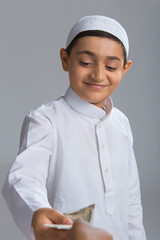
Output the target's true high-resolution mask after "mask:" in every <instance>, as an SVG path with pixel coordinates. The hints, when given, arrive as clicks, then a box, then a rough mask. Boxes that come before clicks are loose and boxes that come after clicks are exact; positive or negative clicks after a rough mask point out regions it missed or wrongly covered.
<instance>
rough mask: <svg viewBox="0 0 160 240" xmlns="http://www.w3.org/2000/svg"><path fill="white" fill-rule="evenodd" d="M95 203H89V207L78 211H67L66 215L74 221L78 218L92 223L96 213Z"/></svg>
mask: <svg viewBox="0 0 160 240" xmlns="http://www.w3.org/2000/svg"><path fill="white" fill-rule="evenodd" d="M94 208H95V204H92V205H89V206H88V207H85V208H82V209H80V210H78V211H76V212H72V213H65V214H64V215H65V216H67V217H69V218H70V219H71V220H72V221H73V222H74V221H75V220H76V219H79V218H80V219H82V220H84V221H86V222H88V223H89V224H91V225H92V222H93V215H94Z"/></svg>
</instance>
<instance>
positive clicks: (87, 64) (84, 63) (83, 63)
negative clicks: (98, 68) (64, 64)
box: [80, 61, 92, 66]
mask: <svg viewBox="0 0 160 240" xmlns="http://www.w3.org/2000/svg"><path fill="white" fill-rule="evenodd" d="M80 64H81V65H83V66H90V65H92V63H91V62H83V61H80Z"/></svg>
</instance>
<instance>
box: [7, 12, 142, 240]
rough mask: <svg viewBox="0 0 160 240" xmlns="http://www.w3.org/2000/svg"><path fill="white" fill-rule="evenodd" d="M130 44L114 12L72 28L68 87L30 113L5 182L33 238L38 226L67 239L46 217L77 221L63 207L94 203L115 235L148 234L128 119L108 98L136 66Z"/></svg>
mask: <svg viewBox="0 0 160 240" xmlns="http://www.w3.org/2000/svg"><path fill="white" fill-rule="evenodd" d="M128 50H129V44H128V37H127V34H126V32H125V30H124V28H123V27H122V26H121V25H120V24H119V23H118V22H117V21H115V20H113V19H111V18H107V17H104V16H87V17H84V18H82V19H80V20H79V22H77V23H76V24H75V26H74V27H73V28H72V29H71V31H70V33H69V36H68V40H67V45H66V49H61V51H60V56H61V60H62V65H63V69H64V70H65V71H68V72H69V79H70V87H69V88H68V90H67V92H66V94H65V95H64V96H62V97H61V98H59V99H58V100H57V101H55V102H50V103H48V104H46V105H42V106H41V107H40V108H38V109H37V110H35V111H32V112H31V113H29V114H28V115H27V116H26V118H25V120H24V124H23V127H22V133H21V140H20V150H19V154H18V156H17V158H16V160H15V162H14V163H13V165H12V167H11V170H10V173H9V175H8V178H7V180H6V183H5V186H4V189H3V194H4V196H5V198H6V201H7V203H8V206H9V208H10V210H11V212H12V215H13V217H14V219H15V222H16V223H17V225H18V226H19V227H20V228H21V230H22V231H23V232H24V234H25V235H26V236H27V237H28V238H29V239H31V238H32V239H33V233H31V235H30V230H31V229H32V228H33V231H34V235H35V238H36V240H43V239H62V238H63V239H67V231H64V230H55V229H51V228H47V227H44V224H46V223H59V224H72V222H71V220H70V219H69V218H67V217H66V216H64V215H63V214H64V213H69V212H74V211H77V210H78V209H81V208H84V207H86V206H89V205H91V204H93V203H94V204H95V213H94V221H93V225H94V226H96V227H99V228H103V229H106V230H107V231H109V232H110V233H111V234H112V235H113V238H114V239H115V240H127V239H129V240H145V239H146V238H145V232H144V228H143V224H142V207H141V200H140V187H139V177H138V172H137V166H136V161H135V157H134V152H133V139H132V133H131V129H130V125H129V122H128V119H127V118H126V116H124V114H123V113H121V112H120V111H119V110H118V109H116V108H114V107H113V104H112V101H111V98H110V95H111V94H112V93H113V92H114V90H115V89H116V87H117V86H118V84H119V83H120V80H121V79H122V78H123V77H124V75H125V74H126V72H127V71H128V70H129V68H130V65H131V61H130V60H127V57H128ZM59 211H60V212H59ZM62 213H63V214H62ZM31 225H32V228H31Z"/></svg>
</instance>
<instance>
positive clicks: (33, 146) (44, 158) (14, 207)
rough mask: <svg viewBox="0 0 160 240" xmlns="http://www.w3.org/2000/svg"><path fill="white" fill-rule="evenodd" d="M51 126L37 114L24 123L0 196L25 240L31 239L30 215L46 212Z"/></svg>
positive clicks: (30, 116)
mask: <svg viewBox="0 0 160 240" xmlns="http://www.w3.org/2000/svg"><path fill="white" fill-rule="evenodd" d="M52 138H53V134H52V127H51V123H50V121H49V120H48V118H47V117H46V116H44V115H42V114H41V112H40V111H39V112H38V111H37V112H32V113H30V114H28V115H27V116H26V118H25V120H24V123H23V127H22V132H21V140H20V150H19V154H18V155H17V157H16V159H15V161H14V162H13V164H12V167H11V169H10V172H9V174H8V176H7V178H6V181H5V184H4V187H3V190H2V193H3V195H4V197H5V199H6V202H7V205H8V207H9V209H10V211H11V214H12V216H13V218H14V220H15V222H16V224H17V225H18V226H19V228H20V229H21V230H22V232H23V233H24V234H25V235H26V237H27V238H28V239H31V238H33V239H34V237H33V233H31V232H32V229H31V220H32V215H33V212H34V211H36V210H37V209H39V208H42V207H48V208H50V207H51V206H50V204H49V202H48V199H47V191H46V187H45V185H46V180H47V173H48V165H49V159H50V156H51V155H52V143H53V139H52Z"/></svg>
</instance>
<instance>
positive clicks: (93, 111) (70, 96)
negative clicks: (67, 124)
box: [64, 86, 113, 119]
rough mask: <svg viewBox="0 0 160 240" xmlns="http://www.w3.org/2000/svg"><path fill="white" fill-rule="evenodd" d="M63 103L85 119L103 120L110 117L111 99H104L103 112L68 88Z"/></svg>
mask: <svg viewBox="0 0 160 240" xmlns="http://www.w3.org/2000/svg"><path fill="white" fill-rule="evenodd" d="M64 99H65V101H66V102H67V103H68V104H69V105H70V107H71V108H73V109H74V110H76V111H78V112H79V113H81V114H83V115H86V116H87V117H91V118H97V119H103V118H106V117H108V116H109V115H110V113H111V111H112V109H113V102H112V99H111V97H108V98H106V100H105V103H104V108H105V111H104V110H103V109H101V108H99V107H97V106H95V105H94V104H91V103H89V102H87V101H85V100H83V99H82V98H80V97H79V96H78V95H77V94H76V93H75V92H74V91H73V89H72V88H71V86H70V87H69V88H68V90H67V91H66V93H65V95H64Z"/></svg>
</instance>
